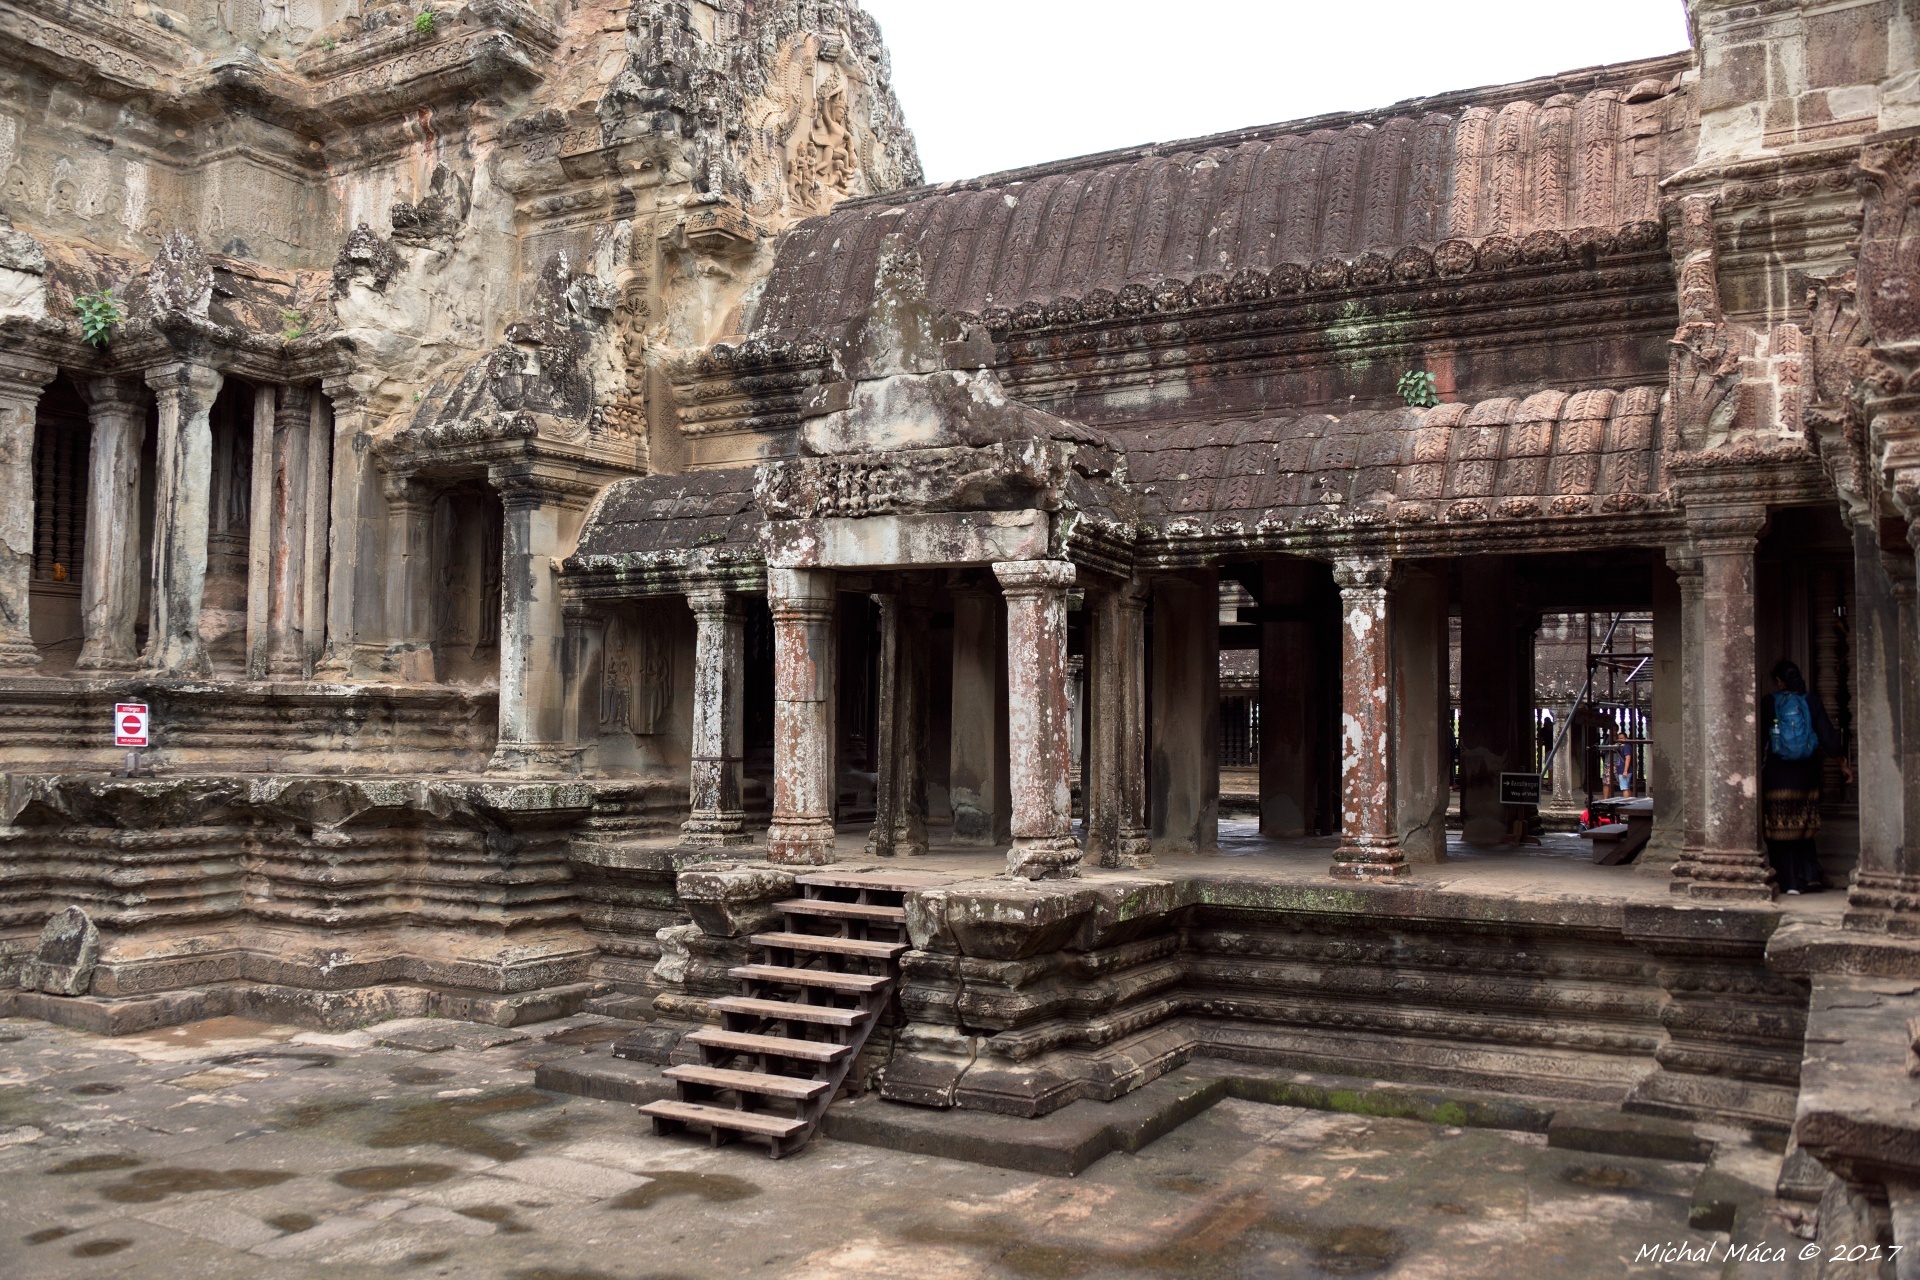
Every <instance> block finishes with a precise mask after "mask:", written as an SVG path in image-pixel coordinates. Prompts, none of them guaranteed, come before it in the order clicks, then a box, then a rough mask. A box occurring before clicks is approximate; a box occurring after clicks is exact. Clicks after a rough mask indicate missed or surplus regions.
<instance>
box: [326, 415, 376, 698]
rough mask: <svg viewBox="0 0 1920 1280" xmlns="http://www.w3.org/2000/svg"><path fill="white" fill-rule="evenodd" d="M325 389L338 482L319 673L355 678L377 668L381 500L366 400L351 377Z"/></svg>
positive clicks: (332, 494) (333, 492) (332, 497)
mask: <svg viewBox="0 0 1920 1280" xmlns="http://www.w3.org/2000/svg"><path fill="white" fill-rule="evenodd" d="M321 388H322V390H324V391H325V392H326V397H327V399H328V401H329V402H330V403H331V408H332V417H333V431H332V439H331V441H330V448H331V452H332V455H333V483H332V485H331V487H330V489H329V501H328V508H329V511H328V521H329V524H330V527H331V534H330V549H331V554H330V555H329V557H328V560H327V640H326V647H325V651H324V654H323V656H322V658H321V662H320V670H321V671H322V672H324V673H325V674H327V675H330V676H335V677H338V678H342V679H352V678H353V677H354V676H356V675H359V674H361V673H362V672H363V671H365V670H366V669H367V668H368V667H369V666H371V665H377V664H371V663H369V662H368V661H367V655H366V654H364V653H363V652H362V646H363V645H365V644H366V643H367V641H366V639H365V637H371V636H373V635H376V634H377V633H376V632H375V631H374V629H373V628H374V625H375V615H374V610H376V609H378V608H379V606H380V603H381V596H380V593H379V591H378V588H377V580H378V574H377V564H376V563H374V561H375V559H376V558H375V557H374V556H373V546H372V530H371V528H370V526H371V524H372V520H371V512H370V507H371V504H372V503H373V502H374V501H376V500H377V497H378V495H377V494H376V493H375V492H374V482H373V473H372V466H373V463H372V456H371V452H370V450H369V443H370V438H369V436H368V434H367V429H368V426H369V425H370V424H369V422H368V413H367V400H366V396H365V395H364V394H363V393H362V392H361V391H360V390H359V389H358V388H357V387H355V386H354V385H353V384H352V382H351V381H349V380H348V379H346V378H328V379H327V380H326V381H325V382H323V383H322V384H321ZM363 561H364V562H365V563H363Z"/></svg>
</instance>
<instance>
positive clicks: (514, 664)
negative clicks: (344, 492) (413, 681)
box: [409, 463, 597, 774]
mask: <svg viewBox="0 0 1920 1280" xmlns="http://www.w3.org/2000/svg"><path fill="white" fill-rule="evenodd" d="M487 481H488V483H489V484H491V485H492V486H493V487H494V489H495V491H497V492H498V493H499V494H500V505H501V508H502V515H503V518H502V521H501V531H502V532H501V554H500V741H499V745H497V746H496V747H495V748H494V752H493V759H492V760H491V761H490V762H489V763H488V765H487V769H488V771H489V772H502V773H528V774H553V773H565V772H570V771H572V770H574V769H577V768H578V764H579V749H578V747H577V746H575V744H573V743H570V742H568V741H567V740H566V723H565V721H566V682H565V678H564V674H563V671H564V668H563V657H564V651H565V648H566V619H565V617H564V615H563V613H562V611H561V606H560V574H559V570H558V568H557V564H558V562H559V560H560V558H561V557H563V556H565V555H566V554H567V553H568V552H569V551H571V550H572V549H573V545H574V543H575V542H576V541H577V540H578V539H579V536H580V522H581V520H583V519H584V518H585V516H586V510H587V506H588V504H589V503H590V502H591V501H592V498H593V495H594V493H595V492H596V491H597V490H596V487H595V486H594V485H592V484H590V483H586V482H583V481H581V480H579V479H577V478H575V477H574V476H573V475H572V474H571V473H570V472H568V471H567V470H565V469H559V468H556V469H552V470H549V469H547V468H545V467H542V466H541V465H539V464H537V463H536V464H525V463H515V464H496V465H495V466H493V467H492V468H490V469H489V470H488V472H487ZM411 505H412V504H411V503H410V504H409V508H411ZM422 506H423V507H424V504H422ZM420 523H421V524H422V525H424V524H425V520H424V519H421V520H420ZM417 634H424V632H422V633H417Z"/></svg>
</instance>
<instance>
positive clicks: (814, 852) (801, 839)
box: [767, 821, 838, 867]
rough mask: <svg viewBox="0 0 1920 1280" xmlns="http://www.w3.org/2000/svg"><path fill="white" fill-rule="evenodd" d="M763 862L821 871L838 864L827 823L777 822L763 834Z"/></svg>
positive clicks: (831, 826) (831, 831) (831, 827)
mask: <svg viewBox="0 0 1920 1280" xmlns="http://www.w3.org/2000/svg"><path fill="white" fill-rule="evenodd" d="M767 861H768V862H772V863H776V864H778V865H780V866H787V867H824V866H826V865H827V864H828V863H830V862H836V861H838V859H837V858H835V857H834V853H833V824H832V823H831V822H824V821H822V822H777V823H775V824H774V825H773V826H772V827H771V828H769V829H768V831H767Z"/></svg>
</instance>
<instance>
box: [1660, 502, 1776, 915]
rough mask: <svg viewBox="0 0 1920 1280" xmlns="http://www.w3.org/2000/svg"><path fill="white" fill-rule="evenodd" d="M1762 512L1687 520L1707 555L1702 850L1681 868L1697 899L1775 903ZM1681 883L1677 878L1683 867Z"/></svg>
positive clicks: (1744, 509)
mask: <svg viewBox="0 0 1920 1280" xmlns="http://www.w3.org/2000/svg"><path fill="white" fill-rule="evenodd" d="M1766 518H1767V513H1766V508H1764V507H1761V506H1758V505H1747V506H1723V507H1709V508H1704V509H1701V510H1699V511H1697V512H1690V513H1689V514H1688V518H1687V524H1688V527H1689V529H1690V530H1691V531H1692V533H1693V541H1694V549H1695V550H1696V551H1697V552H1698V553H1699V556H1700V620H1701V626H1702V631H1703V633H1704V634H1703V639H1704V641H1705V642H1704V643H1703V644H1702V646H1701V654H1700V685H1699V688H1700V697H1699V698H1698V699H1697V701H1698V704H1699V708H1700V735H1701V759H1702V762H1703V770H1702V772H1703V775H1704V780H1705V781H1706V783H1707V785H1705V786H1703V787H1702V788H1701V790H1702V792H1703V795H1702V807H1701V817H1702V826H1701V847H1700V850H1699V852H1698V853H1697V854H1692V855H1690V856H1686V857H1685V859H1684V861H1683V863H1682V865H1683V866H1684V867H1685V868H1686V873H1687V879H1689V880H1690V881H1691V884H1690V885H1689V886H1688V892H1689V893H1690V894H1691V895H1692V896H1693V897H1696V898H1712V899H1757V900H1759V901H1769V900H1771V899H1772V897H1773V868H1772V867H1771V866H1769V865H1768V863H1767V858H1766V854H1765V852H1764V851H1763V850H1762V848H1761V844H1760V742H1759V730H1758V725H1759V706H1758V697H1759V692H1758V675H1757V672H1756V669H1755V657H1754V612H1753V611H1754V597H1753V591H1754V567H1753V558H1754V552H1755V550H1756V549H1757V548H1758V545H1759V537H1760V530H1761V529H1762V528H1764V527H1765V525H1766ZM1675 874H1676V875H1679V874H1680V872H1679V869H1678V868H1676V871H1675Z"/></svg>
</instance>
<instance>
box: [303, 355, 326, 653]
mask: <svg viewBox="0 0 1920 1280" xmlns="http://www.w3.org/2000/svg"><path fill="white" fill-rule="evenodd" d="M306 400H307V448H306V459H307V477H306V478H307V496H306V502H305V509H306V517H307V521H306V530H305V532H306V550H305V552H304V553H303V555H302V557H301V559H302V565H303V572H302V574H301V586H300V650H299V652H300V674H301V675H303V676H308V677H311V676H312V675H313V674H314V673H315V672H316V671H317V670H318V669H319V667H320V663H321V661H322V660H323V658H324V657H325V655H326V646H327V577H328V572H329V564H328V561H329V556H328V545H327V542H328V528H327V526H328V503H329V495H330V494H331V492H332V489H333V406H332V405H331V404H329V403H328V401H327V398H326V397H325V396H323V395H316V394H314V393H313V392H311V391H309V392H308V393H307V396H306Z"/></svg>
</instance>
